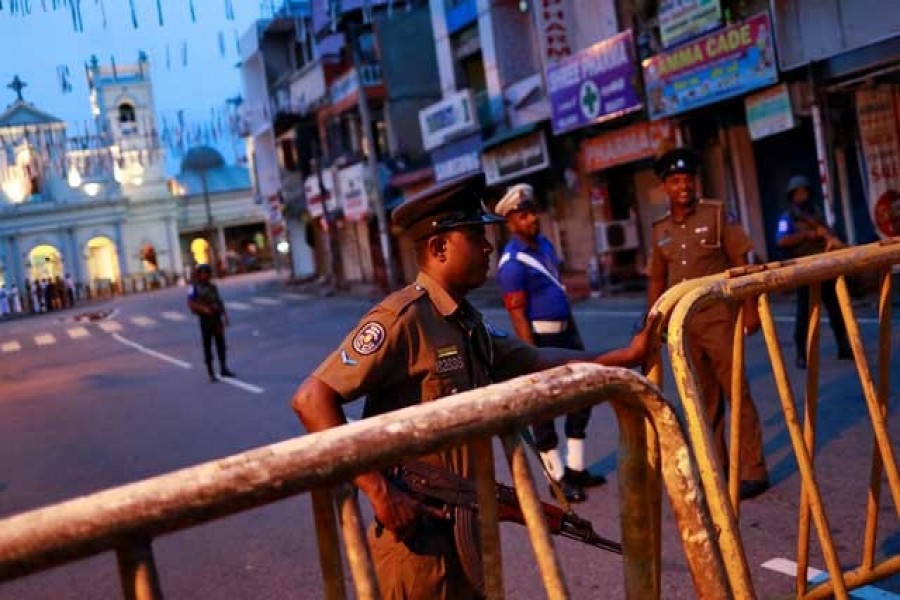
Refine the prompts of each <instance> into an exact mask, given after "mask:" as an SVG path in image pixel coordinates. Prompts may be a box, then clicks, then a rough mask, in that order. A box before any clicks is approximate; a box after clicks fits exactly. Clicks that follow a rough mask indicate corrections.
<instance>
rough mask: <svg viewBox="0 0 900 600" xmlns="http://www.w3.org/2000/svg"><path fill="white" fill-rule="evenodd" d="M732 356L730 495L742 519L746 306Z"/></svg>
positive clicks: (741, 309) (739, 319)
mask: <svg viewBox="0 0 900 600" xmlns="http://www.w3.org/2000/svg"><path fill="white" fill-rule="evenodd" d="M733 337H734V339H733V341H732V355H731V394H730V398H731V415H730V416H731V424H730V426H729V429H730V438H731V441H730V443H729V445H728V495H729V497H730V498H731V510H733V511H734V518H735V519H740V518H741V410H743V404H744V393H743V387H744V305H743V304H741V305H740V306H739V307H738V311H737V319H736V321H735V324H734V336H733Z"/></svg>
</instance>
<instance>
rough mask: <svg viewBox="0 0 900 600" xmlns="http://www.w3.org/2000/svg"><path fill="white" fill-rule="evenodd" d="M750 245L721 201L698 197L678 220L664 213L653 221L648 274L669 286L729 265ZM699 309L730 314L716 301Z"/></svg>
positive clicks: (716, 315) (711, 314) (726, 316)
mask: <svg viewBox="0 0 900 600" xmlns="http://www.w3.org/2000/svg"><path fill="white" fill-rule="evenodd" d="M752 249H753V243H752V242H751V241H750V238H749V237H748V236H747V233H746V232H745V231H744V228H743V227H741V225H740V224H739V223H737V222H736V221H735V220H734V219H733V218H731V217H730V216H729V215H727V214H726V210H725V205H724V204H722V203H721V202H717V201H715V200H699V201H698V202H697V203H696V204H695V205H694V207H693V208H692V209H691V211H690V212H688V213H687V215H685V217H684V218H683V219H682V220H681V221H676V220H675V219H674V218H673V217H672V215H671V214H670V213H666V214H665V215H663V216H662V217H661V218H659V219H657V220H656V221H655V222H654V223H653V242H652V247H651V252H650V264H649V265H648V268H647V274H648V275H649V276H650V277H651V278H663V279H665V280H666V287H667V288H669V287H672V286H673V285H675V284H677V283H681V282H682V281H687V280H688V279H695V278H697V277H704V276H706V275H714V274H716V273H721V272H722V271H725V270H727V269H730V268H731V267H734V266H736V265H737V264H738V262H739V261H741V259H742V258H745V257H746V255H747V253H748V252H750V251H751V250H752ZM741 262H742V261H741ZM701 312H702V313H704V315H705V316H706V317H707V318H713V317H714V318H716V319H718V318H721V319H723V320H727V319H729V318H730V316H731V312H730V309H729V305H728V304H719V303H716V304H714V305H711V306H708V307H706V308H705V309H703V310H702V311H701Z"/></svg>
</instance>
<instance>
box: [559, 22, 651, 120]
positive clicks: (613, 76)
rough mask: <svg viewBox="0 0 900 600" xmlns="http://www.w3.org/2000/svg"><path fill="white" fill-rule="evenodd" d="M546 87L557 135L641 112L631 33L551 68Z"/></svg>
mask: <svg viewBox="0 0 900 600" xmlns="http://www.w3.org/2000/svg"><path fill="white" fill-rule="evenodd" d="M547 88H548V92H549V96H550V108H551V114H552V123H553V133H554V134H556V135H559V134H561V133H565V132H566V131H571V130H573V129H576V128H578V127H584V126H586V125H591V124H593V123H599V122H602V121H606V120H609V119H613V118H615V117H618V116H620V115H623V114H625V113H628V112H631V111H633V110H638V109H640V108H641V107H642V106H643V104H642V102H641V97H640V94H639V93H638V90H637V67H636V66H635V57H634V36H633V35H632V33H631V30H628V31H623V32H622V33H620V34H618V35H615V36H613V37H611V38H608V39H605V40H603V41H601V42H597V43H596V44H594V45H593V46H591V47H590V48H587V49H585V50H582V51H581V52H579V53H578V54H575V55H574V56H570V57H568V58H564V59H562V60H560V61H558V62H556V63H555V64H553V65H550V66H548V67H547Z"/></svg>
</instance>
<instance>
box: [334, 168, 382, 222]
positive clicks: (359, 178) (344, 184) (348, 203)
mask: <svg viewBox="0 0 900 600" xmlns="http://www.w3.org/2000/svg"><path fill="white" fill-rule="evenodd" d="M337 184H338V194H339V197H340V202H341V209H342V210H343V211H344V217H346V218H347V219H348V220H350V221H360V220H362V219H364V218H365V217H367V216H368V214H369V207H370V205H371V202H370V198H371V197H372V194H373V192H374V189H375V188H374V186H373V185H372V180H371V178H370V177H369V170H368V168H366V164H365V163H356V164H355V165H351V166H349V167H347V168H344V169H341V170H340V171H338V181H337Z"/></svg>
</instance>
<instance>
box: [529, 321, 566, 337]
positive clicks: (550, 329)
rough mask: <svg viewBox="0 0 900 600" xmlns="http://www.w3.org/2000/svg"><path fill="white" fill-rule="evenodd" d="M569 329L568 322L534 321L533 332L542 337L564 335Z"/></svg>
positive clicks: (532, 324)
mask: <svg viewBox="0 0 900 600" xmlns="http://www.w3.org/2000/svg"><path fill="white" fill-rule="evenodd" d="M568 328H569V322H568V321H532V322H531V330H532V331H534V332H535V333H538V334H541V335H552V334H554V333H562V332H564V331H565V330H566V329H568Z"/></svg>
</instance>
